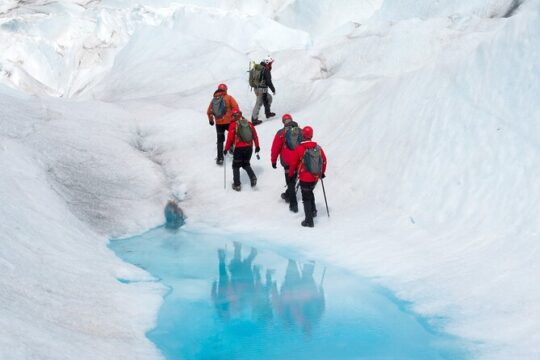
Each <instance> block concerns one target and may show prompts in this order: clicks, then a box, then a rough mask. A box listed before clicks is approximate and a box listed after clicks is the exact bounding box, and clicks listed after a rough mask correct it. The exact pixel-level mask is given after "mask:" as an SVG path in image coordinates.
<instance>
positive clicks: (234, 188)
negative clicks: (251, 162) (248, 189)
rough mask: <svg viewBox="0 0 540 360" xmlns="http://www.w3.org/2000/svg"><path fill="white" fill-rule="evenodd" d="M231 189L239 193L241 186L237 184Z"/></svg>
mask: <svg viewBox="0 0 540 360" xmlns="http://www.w3.org/2000/svg"><path fill="white" fill-rule="evenodd" d="M232 188H233V190H236V191H240V190H241V189H242V185H240V184H238V185H235V184H232Z"/></svg>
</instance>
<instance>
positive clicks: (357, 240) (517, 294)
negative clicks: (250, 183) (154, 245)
mask: <svg viewBox="0 0 540 360" xmlns="http://www.w3.org/2000/svg"><path fill="white" fill-rule="evenodd" d="M516 5H519V6H518V7H517V8H516ZM510 10H511V11H510ZM539 11H540V2H539V1H537V0H529V1H524V2H518V3H516V2H514V1H511V0H507V1H503V0H492V1H488V0H484V1H480V0H474V1H438V2H433V1H424V0H422V1H415V2H407V3H405V2H390V1H366V2H358V3H353V2H350V1H337V2H335V4H334V6H333V7H331V8H329V6H328V2H324V1H314V0H312V1H309V2H308V1H303V0H296V1H294V0H279V1H278V0H274V1H262V0H261V1H240V0H235V1H232V0H230V1H211V0H208V1H199V2H195V1H189V2H188V1H177V2H168V1H165V0H162V1H142V2H134V1H121V0H117V1H102V2H90V1H58V2H52V3H51V2H45V1H43V2H33V3H32V4H19V3H18V2H15V1H11V2H4V3H3V4H2V5H0V50H1V51H0V83H1V84H0V168H1V169H2V171H1V173H0V184H1V185H0V203H1V204H2V205H1V206H0V219H1V220H0V241H1V243H2V246H1V247H0V269H2V270H3V275H4V276H3V277H2V278H1V279H0V285H1V286H0V304H1V306H0V324H1V325H2V326H1V328H0V357H1V358H2V359H20V358H40V359H41V358H54V359H73V358H88V359H95V358H126V359H128V358H129V359H133V358H140V359H148V358H159V356H160V355H159V352H158V351H157V349H155V347H154V346H153V344H151V343H150V342H149V341H148V340H147V339H146V338H145V336H144V332H145V331H146V330H148V329H150V328H151V327H152V324H153V322H154V321H155V316H156V312H157V308H158V307H159V305H160V303H161V295H162V294H163V291H164V289H163V288H161V287H160V286H159V285H157V284H156V283H155V282H153V281H152V280H153V279H151V278H150V277H149V275H148V274H146V273H145V272H143V271H142V270H140V269H138V268H135V267H133V266H131V265H129V264H126V263H123V262H121V261H120V260H119V259H118V258H116V257H115V256H114V255H113V254H112V253H111V251H110V250H108V249H107V248H106V243H107V239H108V238H110V237H114V236H120V235H127V234H133V233H136V232H140V231H144V230H146V229H149V228H151V227H153V226H156V225H159V224H160V223H161V222H162V221H163V207H164V205H165V203H166V201H167V200H168V199H169V198H171V197H176V198H178V199H180V200H181V206H182V208H183V210H184V211H185V213H186V214H187V216H188V219H187V225H186V226H187V227H189V228H192V229H194V230H201V231H207V230H211V229H212V228H220V229H222V230H226V231H230V232H237V233H246V234H252V235H253V239H254V240H253V241H254V242H257V243H258V245H259V246H267V247H270V248H289V249H294V250H295V251H299V252H301V253H303V254H305V255H306V256H308V257H309V256H311V257H313V258H317V259H321V260H324V261H328V262H332V263H334V264H339V265H340V266H342V267H345V268H348V269H350V270H352V271H354V272H357V273H358V274H361V275H365V276H370V277H373V278H375V279H376V281H378V282H380V283H381V284H383V285H384V286H387V287H388V288H390V289H391V290H392V291H394V292H395V293H396V294H397V295H398V296H399V297H400V298H402V299H404V300H408V301H411V302H412V303H413V308H414V310H415V311H417V312H419V313H420V314H424V315H427V316H433V317H434V318H440V317H443V318H444V319H445V321H444V322H441V323H440V324H438V325H440V326H442V327H443V328H444V330H445V331H447V332H449V333H451V334H454V335H457V336H461V337H463V338H464V339H465V340H466V341H468V342H470V343H472V344H475V345H474V347H472V350H471V351H473V354H474V357H475V358H480V359H535V358H538V357H540V348H539V347H538V345H537V344H538V343H540V305H539V304H540V287H539V285H538V278H539V276H540V265H539V262H538V261H537V259H538V256H539V254H540V245H539V244H540V242H539V240H540V236H539V234H540V220H539V217H538V214H540V205H539V202H538V199H539V198H540V181H539V180H540V156H539V152H540V122H539V121H538V120H540V106H539V105H538V99H539V98H540V68H539V65H538V64H540V45H539V44H540V42H539V41H538V40H539V39H540V27H539V26H538V23H539ZM321 14H324V15H325V16H321ZM510 15H511V16H510ZM268 54H271V55H272V56H273V57H274V58H275V59H276V63H275V67H274V71H273V77H274V80H275V85H276V88H277V94H276V96H275V98H274V104H275V105H274V108H273V110H274V111H275V112H276V113H278V114H282V113H285V112H289V113H292V114H293V117H294V118H295V120H297V121H298V122H299V123H300V124H301V125H307V124H309V125H311V126H313V127H314V129H315V140H316V141H318V142H319V143H320V144H321V145H322V146H323V147H324V149H325V151H326V153H327V156H328V158H329V165H328V172H327V178H326V179H325V188H326V192H327V195H328V202H329V205H330V211H331V215H332V217H331V218H327V217H325V216H324V215H325V211H324V202H323V197H322V191H321V188H320V185H319V187H318V188H317V190H316V199H317V204H318V208H319V214H320V215H319V217H318V218H317V219H316V227H315V229H304V228H301V227H300V226H299V223H300V221H301V219H302V215H301V213H302V212H300V214H298V215H292V214H291V213H290V212H289V211H288V209H287V208H286V206H285V205H284V204H283V203H282V202H281V200H280V199H279V194H280V193H281V192H282V190H283V185H284V184H283V175H282V171H281V170H273V169H272V168H271V167H270V164H269V158H270V154H269V149H270V144H271V141H272V138H273V135H274V133H275V131H276V130H277V129H278V128H279V126H280V121H279V119H278V120H273V121H269V122H265V123H263V124H262V125H261V126H259V127H258V128H257V129H258V131H259V135H260V137H261V144H262V145H261V147H262V153H261V160H260V161H257V160H256V159H255V158H254V159H253V161H252V164H253V165H254V170H255V172H256V174H257V176H258V177H259V181H258V187H257V190H256V191H252V190H251V189H245V190H243V191H242V192H240V193H236V192H234V191H232V190H230V189H229V186H228V185H227V190H223V168H221V167H216V165H215V164H214V162H213V159H214V157H215V129H214V128H212V127H210V126H208V123H207V121H206V115H205V111H206V106H207V104H208V102H209V100H210V97H211V94H212V92H213V90H214V89H215V87H216V85H217V84H218V83H221V82H226V83H227V84H228V86H229V89H230V93H231V94H232V95H233V96H235V98H236V99H237V100H238V101H239V103H240V106H241V108H242V110H243V111H244V112H246V113H250V112H251V106H252V105H253V103H254V96H253V94H252V93H250V91H249V89H248V85H247V73H246V70H247V66H248V63H249V61H250V60H258V59H260V58H261V57H263V56H266V55H268ZM229 164H230V163H229ZM230 175H231V171H230V167H229V168H227V176H228V182H230V179H231V177H230ZM243 182H244V184H247V181H246V178H244V179H243ZM116 278H123V279H129V280H140V282H136V283H131V284H123V283H120V282H118V281H117V280H116ZM80 349H86V350H85V351H84V352H82V353H81V351H80ZM89 349H91V350H89Z"/></svg>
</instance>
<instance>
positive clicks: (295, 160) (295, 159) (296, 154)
mask: <svg viewBox="0 0 540 360" xmlns="http://www.w3.org/2000/svg"><path fill="white" fill-rule="evenodd" d="M303 149H304V147H303V146H302V145H298V146H297V147H296V149H294V151H293V152H292V154H291V163H290V164H289V177H290V178H291V177H292V176H293V175H294V172H295V171H296V168H297V167H298V164H299V163H300V159H301V158H302V155H301V154H300V152H302V150H303Z"/></svg>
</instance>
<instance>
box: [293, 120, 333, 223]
mask: <svg viewBox="0 0 540 360" xmlns="http://www.w3.org/2000/svg"><path fill="white" fill-rule="evenodd" d="M302 137H303V141H302V143H301V144H300V145H298V146H297V147H296V149H294V153H293V156H292V159H291V163H290V166H289V178H290V177H292V176H293V175H294V170H295V169H296V171H297V173H298V179H299V180H300V189H301V190H302V201H303V203H304V213H305V215H306V218H305V220H304V221H302V224H301V225H302V226H307V227H313V225H314V224H313V218H314V217H315V216H317V208H316V207H315V195H314V194H313V190H314V189H315V186H316V185H317V181H318V180H319V178H323V179H324V177H325V175H324V173H325V172H326V155H325V154H324V151H323V149H322V148H321V147H320V146H319V145H317V143H316V142H314V141H311V138H312V137H313V129H312V128H311V127H310V126H306V127H304V128H303V129H302ZM311 149H313V151H314V153H318V155H317V156H318V157H319V158H320V162H321V164H320V165H321V167H320V170H319V171H318V172H316V173H312V172H311V171H310V170H309V166H310V165H309V164H306V163H305V162H306V157H305V156H304V155H305V153H306V151H309V150H311ZM310 153H311V152H310Z"/></svg>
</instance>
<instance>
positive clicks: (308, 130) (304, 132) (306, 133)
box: [302, 126, 313, 140]
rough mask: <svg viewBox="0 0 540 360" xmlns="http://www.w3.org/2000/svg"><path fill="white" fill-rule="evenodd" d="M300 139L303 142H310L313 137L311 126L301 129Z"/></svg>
mask: <svg viewBox="0 0 540 360" xmlns="http://www.w3.org/2000/svg"><path fill="white" fill-rule="evenodd" d="M302 137H303V138H304V140H311V138H312V137H313V128H312V127H311V126H304V128H303V129H302Z"/></svg>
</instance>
